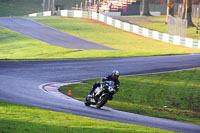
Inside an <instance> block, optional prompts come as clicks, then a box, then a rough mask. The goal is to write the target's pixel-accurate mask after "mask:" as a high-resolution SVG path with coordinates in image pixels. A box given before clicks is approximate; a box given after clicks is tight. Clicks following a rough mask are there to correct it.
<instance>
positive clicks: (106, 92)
mask: <svg viewBox="0 0 200 133" xmlns="http://www.w3.org/2000/svg"><path fill="white" fill-rule="evenodd" d="M114 87H115V83H114V82H113V81H105V82H100V87H97V88H96V89H95V91H94V92H93V93H92V94H91V97H86V100H85V105H86V106H90V105H91V104H92V105H96V107H97V108H101V107H102V106H103V105H104V104H106V102H107V101H108V100H111V99H112V95H113V94H115V93H116V90H115V89H114Z"/></svg>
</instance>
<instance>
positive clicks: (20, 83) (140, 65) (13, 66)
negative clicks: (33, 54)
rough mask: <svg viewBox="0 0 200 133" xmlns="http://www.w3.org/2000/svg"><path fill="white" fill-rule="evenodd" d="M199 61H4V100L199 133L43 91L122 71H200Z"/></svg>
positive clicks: (0, 92)
mask: <svg viewBox="0 0 200 133" xmlns="http://www.w3.org/2000/svg"><path fill="white" fill-rule="evenodd" d="M199 59H200V55H199V54H193V55H176V56H155V57H137V58H114V59H82V60H57V61H55V60H49V61H47V60H46V61H0V81H1V82H0V100H1V101H6V102H11V103H17V104H21V105H26V106H34V107H39V108H42V109H48V110H53V111H59V112H66V113H72V114H76V115H80V116H87V117H91V118H96V119H103V120H108V121H118V122H124V123H130V124H137V125H143V126H149V127H155V128H161V129H166V130H172V131H179V132H188V133H192V132H194V133H199V132H200V125H194V124H187V123H182V122H176V121H172V120H166V119H160V118H154V117H148V116H142V115H137V114H132V113H127V112H122V111H117V110H113V109H111V108H107V107H103V108H102V109H96V108H95V107H86V106H85V105H84V104H83V102H81V101H77V100H74V99H63V98H60V97H56V96H54V95H50V94H48V93H46V92H44V91H43V90H41V89H40V88H39V86H41V85H42V84H45V83H51V82H64V81H68V82H70V81H73V80H84V79H92V78H99V77H103V76H106V75H108V74H110V72H111V71H112V70H113V69H117V70H119V71H120V72H121V75H136V74H147V73H157V72H167V71H174V70H183V69H191V68H197V67H200V60H199ZM89 89H90V88H89ZM72 93H73V90H72Z"/></svg>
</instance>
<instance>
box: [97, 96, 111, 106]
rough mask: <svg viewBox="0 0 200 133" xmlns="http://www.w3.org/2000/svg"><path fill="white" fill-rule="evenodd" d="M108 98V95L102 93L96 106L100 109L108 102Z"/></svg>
mask: <svg viewBox="0 0 200 133" xmlns="http://www.w3.org/2000/svg"><path fill="white" fill-rule="evenodd" d="M107 100H108V95H106V94H102V95H101V96H100V97H99V99H98V101H97V104H96V107H97V108H98V109H100V108H101V107H102V106H103V105H104V104H105V103H106V102H107Z"/></svg>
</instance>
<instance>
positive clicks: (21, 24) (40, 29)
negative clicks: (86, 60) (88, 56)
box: [0, 17, 115, 50]
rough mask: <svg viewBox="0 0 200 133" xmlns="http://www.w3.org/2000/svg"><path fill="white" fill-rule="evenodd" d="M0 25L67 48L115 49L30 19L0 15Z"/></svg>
mask: <svg viewBox="0 0 200 133" xmlns="http://www.w3.org/2000/svg"><path fill="white" fill-rule="evenodd" d="M0 26H2V27H5V28H7V29H10V30H13V31H15V32H18V33H21V34H24V35H26V36H28V37H31V38H34V39H37V40H39V41H42V42H46V43H49V44H52V45H55V46H59V47H64V48H69V49H86V50H88V49H97V50H115V49H113V48H110V47H107V46H104V45H100V44H97V43H94V42H91V41H88V40H84V39H82V38H79V37H76V36H73V35H70V34H67V33H64V32H61V31H59V30H56V29H54V28H51V27H48V26H45V25H43V24H40V23H37V22H36V21H34V20H32V19H26V18H12V17H0Z"/></svg>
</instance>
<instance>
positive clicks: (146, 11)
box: [142, 0, 151, 16]
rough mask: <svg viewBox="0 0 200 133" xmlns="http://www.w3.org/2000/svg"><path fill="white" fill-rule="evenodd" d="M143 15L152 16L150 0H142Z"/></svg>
mask: <svg viewBox="0 0 200 133" xmlns="http://www.w3.org/2000/svg"><path fill="white" fill-rule="evenodd" d="M142 15H145V16H151V14H150V11H149V0H142Z"/></svg>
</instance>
